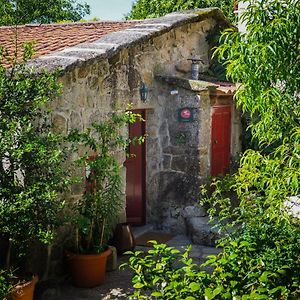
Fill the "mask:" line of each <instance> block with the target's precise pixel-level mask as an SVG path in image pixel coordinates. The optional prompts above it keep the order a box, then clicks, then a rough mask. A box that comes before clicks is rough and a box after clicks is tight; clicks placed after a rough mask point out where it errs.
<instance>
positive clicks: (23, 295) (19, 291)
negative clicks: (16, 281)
mask: <svg viewBox="0 0 300 300" xmlns="http://www.w3.org/2000/svg"><path fill="white" fill-rule="evenodd" d="M38 280H39V279H38V276H34V277H33V278H32V280H31V281H28V282H25V283H24V284H20V285H17V286H15V287H14V289H13V292H12V300H32V299H33V294H34V289H35V285H36V284H37V282H38Z"/></svg>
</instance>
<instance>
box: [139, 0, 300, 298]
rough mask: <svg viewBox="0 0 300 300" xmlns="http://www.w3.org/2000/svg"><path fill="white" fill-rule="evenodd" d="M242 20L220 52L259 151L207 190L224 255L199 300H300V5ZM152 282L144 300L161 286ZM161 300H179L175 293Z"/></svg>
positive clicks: (264, 6) (250, 13)
mask: <svg viewBox="0 0 300 300" xmlns="http://www.w3.org/2000/svg"><path fill="white" fill-rule="evenodd" d="M243 19H244V21H245V22H246V24H247V31H246V32H245V33H240V32H237V31H235V30H234V29H228V30H226V31H225V32H224V33H223V35H222V43H221V45H220V46H219V47H218V50H217V52H216V53H217V55H218V56H219V58H220V59H222V60H223V61H225V62H226V66H227V75H228V76H230V78H231V79H233V80H234V81H236V82H240V83H241V84H240V87H239V89H238V91H237V93H236V95H235V99H236V102H237V103H238V105H239V106H240V108H241V109H242V111H243V112H244V113H246V114H247V115H248V116H249V130H250V131H251V134H252V136H253V138H254V139H255V148H254V149H249V150H247V151H245V153H243V155H242V157H241V159H240V161H239V168H238V171H237V172H236V173H235V174H234V175H232V176H230V177H225V178H222V179H216V180H214V181H213V183H212V187H211V189H210V193H207V191H206V189H205V187H202V188H201V190H202V193H203V199H202V204H203V205H207V206H208V207H209V210H208V212H209V214H210V217H211V218H212V219H216V220H217V221H218V226H219V229H220V230H221V231H222V232H223V238H222V239H220V240H219V242H218V246H219V247H222V251H221V252H220V254H218V255H212V256H210V257H209V258H208V260H207V261H206V262H205V263H204V264H203V265H202V268H201V271H200V272H202V271H203V268H207V267H210V268H212V272H211V273H207V272H206V275H205V276H203V278H204V279H203V278H200V280H199V281H200V286H201V284H204V288H203V289H202V290H201V292H203V293H202V294H201V295H199V296H197V297H195V298H196V299H242V300H244V299H299V298H300V289H299V282H300V275H299V274H300V258H299V253H300V243H299V241H300V226H299V217H297V216H295V215H294V213H293V212H292V211H291V209H290V208H289V205H288V204H289V202H290V197H291V196H296V195H299V182H300V178H299V175H300V173H299V170H300V168H299V163H300V159H299V151H300V147H299V145H300V135H299V133H300V131H299V113H300V109H299V108H300V107H299V95H300V79H299V71H300V69H299V68H300V61H299V59H300V57H299V40H300V27H299V23H300V3H299V1H293V0H292V1H285V0H265V1H258V0H251V1H250V6H249V9H248V10H247V11H246V12H245V14H244V16H243ZM140 256H141V260H140V261H138V262H137V265H138V266H137V267H136V268H135V269H134V270H135V274H134V277H133V278H139V277H135V276H138V275H139V274H143V272H145V268H147V266H148V265H149V266H153V265H155V263H156V261H157V258H156V257H151V258H148V259H150V260H151V261H150V262H148V261H147V265H145V264H144V261H143V260H142V257H143V256H142V255H140ZM164 256H165V258H164V259H165V260H169V259H170V258H169V257H170V253H167V252H166V253H164ZM160 260H162V258H159V260H158V261H160ZM171 272H175V269H174V268H172V271H171ZM145 278H146V279H145V280H146V282H147V284H144V285H143V286H140V289H141V291H138V292H136V295H137V296H138V297H140V299H143V298H142V297H146V295H149V290H150V291H151V289H153V288H154V289H155V288H156V286H155V283H153V281H151V278H150V279H149V280H148V279H147V277H145ZM160 278H162V280H165V279H164V275H163V274H162V275H160ZM134 280H136V279H134ZM134 282H135V281H134ZM142 283H143V282H142ZM138 287H139V286H136V288H138ZM138 293H140V294H138ZM140 295H141V296H140ZM157 299H177V298H176V293H175V291H174V293H173V294H171V296H170V295H168V296H164V295H163V294H162V296H158V297H157ZM178 299H179V298H178ZM182 299H185V298H182ZM186 299H188V298H186Z"/></svg>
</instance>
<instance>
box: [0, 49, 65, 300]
mask: <svg viewBox="0 0 300 300" xmlns="http://www.w3.org/2000/svg"><path fill="white" fill-rule="evenodd" d="M31 54H32V48H31V46H30V45H25V46H24V60H23V62H22V63H19V64H17V63H16V57H15V56H13V57H10V56H9V55H8V54H7V53H6V52H5V51H4V50H2V52H1V49H0V228H1V229H0V230H1V233H0V235H1V238H2V239H3V240H4V241H5V244H6V245H5V247H3V249H5V251H3V252H5V258H1V260H0V261H2V265H3V266H1V267H3V268H5V270H7V271H10V270H13V271H14V275H15V276H14V277H11V278H14V280H13V281H11V284H16V286H15V288H13V289H11V291H12V294H13V295H12V296H13V298H14V297H17V298H16V299H23V298H22V297H25V296H24V293H25V290H27V288H28V287H29V286H34V285H35V284H36V282H37V277H36V276H32V271H35V270H34V267H33V266H31V264H30V253H31V250H32V248H33V247H34V245H35V244H36V243H43V244H45V245H47V248H48V254H49V257H50V255H51V245H52V243H53V241H54V237H55V229H56V227H57V226H58V225H59V217H58V216H59V213H60V211H61V209H62V201H61V199H60V196H59V195H60V192H61V191H62V190H63V189H64V188H65V186H66V184H67V182H68V174H67V173H66V169H65V167H64V166H63V163H64V160H65V158H66V151H65V149H66V148H63V147H62V145H63V142H64V138H63V137H62V136H61V135H60V134H56V133H55V132H54V131H53V128H52V127H51V126H50V125H49V117H50V111H48V110H47V109H46V108H45V105H46V104H47V103H49V102H50V101H51V100H52V99H54V98H55V97H56V96H57V95H58V93H59V90H60V85H59V84H58V83H57V74H54V73H53V74H48V73H46V72H42V73H40V74H39V75H36V73H35V71H34V70H33V69H31V68H28V67H26V62H27V59H29V58H30V57H31ZM4 59H6V62H8V63H9V64H10V65H11V68H10V69H9V70H7V69H6V68H5V67H4V64H3V63H2V62H3V60H4ZM46 273H47V269H46ZM23 283H24V284H25V285H23ZM25 287H26V289H24V288H25ZM30 293H31V296H26V297H27V298H24V299H31V298H32V295H33V291H32V290H31V292H30ZM28 297H29V298H28Z"/></svg>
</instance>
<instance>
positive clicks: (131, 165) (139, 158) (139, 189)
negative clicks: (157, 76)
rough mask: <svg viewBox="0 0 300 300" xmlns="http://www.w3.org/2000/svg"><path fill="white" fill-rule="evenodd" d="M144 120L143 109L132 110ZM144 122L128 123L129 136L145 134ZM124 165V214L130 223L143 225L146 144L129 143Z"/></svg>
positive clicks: (144, 113)
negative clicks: (127, 155)
mask: <svg viewBox="0 0 300 300" xmlns="http://www.w3.org/2000/svg"><path fill="white" fill-rule="evenodd" d="M133 112H134V113H138V114H140V115H141V116H142V118H143V119H144V120H146V111H145V110H141V109H139V110H133ZM145 125H146V124H145V122H142V121H140V122H136V123H134V124H129V138H130V140H133V139H134V138H135V137H139V136H143V135H145V127H146V126H145ZM128 152H129V153H128V154H129V157H128V158H127V160H126V162H125V166H126V216H127V222H128V223H129V224H131V225H144V224H145V215H146V214H145V212H146V199H145V198H146V197H145V196H146V145H145V143H143V144H141V145H140V144H138V143H131V144H130V145H129V149H128Z"/></svg>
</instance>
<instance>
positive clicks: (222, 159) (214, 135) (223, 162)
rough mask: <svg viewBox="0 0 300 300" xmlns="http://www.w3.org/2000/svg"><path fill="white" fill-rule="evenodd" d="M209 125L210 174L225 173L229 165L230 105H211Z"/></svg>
mask: <svg viewBox="0 0 300 300" xmlns="http://www.w3.org/2000/svg"><path fill="white" fill-rule="evenodd" d="M211 126H212V130H211V175H212V176H219V175H225V174H226V173H227V172H228V171H229V166H230V144H231V106H227V105H226V106H225V105H222V106H213V107H212V124H211Z"/></svg>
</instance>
